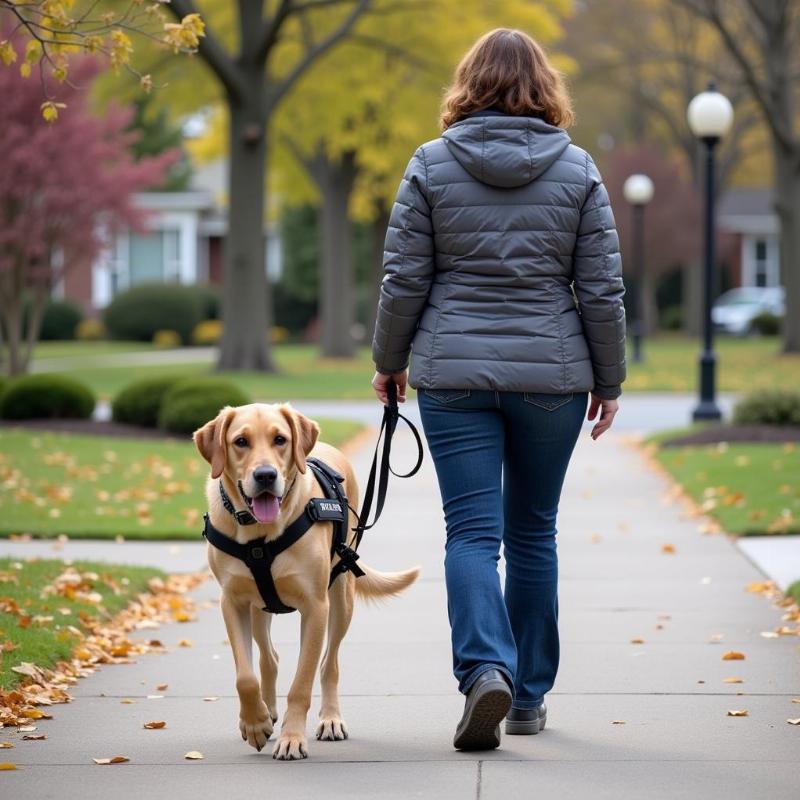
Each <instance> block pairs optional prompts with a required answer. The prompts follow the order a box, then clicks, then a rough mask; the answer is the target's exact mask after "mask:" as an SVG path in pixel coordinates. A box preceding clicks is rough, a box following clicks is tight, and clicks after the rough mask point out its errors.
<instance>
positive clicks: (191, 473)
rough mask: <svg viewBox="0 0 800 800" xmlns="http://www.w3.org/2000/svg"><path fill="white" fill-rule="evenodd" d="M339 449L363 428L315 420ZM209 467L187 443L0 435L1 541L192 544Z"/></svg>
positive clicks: (37, 434) (41, 434)
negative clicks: (22, 537) (63, 538)
mask: <svg viewBox="0 0 800 800" xmlns="http://www.w3.org/2000/svg"><path fill="white" fill-rule="evenodd" d="M319 422H320V425H321V427H322V438H323V440H324V441H327V442H329V443H331V444H334V445H340V444H342V443H343V442H344V441H346V440H347V439H349V438H350V437H352V436H353V435H354V434H355V433H357V432H358V431H359V430H360V428H361V426H360V425H359V424H358V423H355V422H347V421H342V420H319ZM207 475H208V465H207V464H206V463H205V462H204V461H203V459H202V458H201V457H200V455H199V454H198V453H197V451H196V450H195V448H194V445H193V444H192V443H191V442H190V441H178V440H155V439H152V440H139V439H122V438H110V437H99V436H84V435H76V434H63V433H46V432H39V431H35V432H34V431H30V430H24V429H19V428H15V429H2V430H0V536H8V535H10V534H23V533H31V534H34V535H36V536H44V537H54V536H59V535H60V534H66V535H67V536H69V537H72V538H81V539H95V538H98V539H104V538H113V537H115V536H118V535H122V536H124V537H125V538H130V539H172V538H176V539H196V538H197V537H198V536H199V535H200V529H201V520H202V515H203V511H204V510H205V499H204V497H205V496H204V493H203V486H204V484H205V480H206V477H207Z"/></svg>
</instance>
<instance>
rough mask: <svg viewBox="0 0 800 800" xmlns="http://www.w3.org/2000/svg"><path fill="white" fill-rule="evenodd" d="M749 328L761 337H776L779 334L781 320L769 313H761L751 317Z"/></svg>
mask: <svg viewBox="0 0 800 800" xmlns="http://www.w3.org/2000/svg"><path fill="white" fill-rule="evenodd" d="M750 328H751V329H752V330H753V332H754V333H758V334H760V335H761V336H777V335H778V334H779V333H780V332H781V318H780V317H779V316H777V314H770V312H769V311H762V312H761V313H760V314H757V315H756V316H755V317H753V319H752V320H751V322H750Z"/></svg>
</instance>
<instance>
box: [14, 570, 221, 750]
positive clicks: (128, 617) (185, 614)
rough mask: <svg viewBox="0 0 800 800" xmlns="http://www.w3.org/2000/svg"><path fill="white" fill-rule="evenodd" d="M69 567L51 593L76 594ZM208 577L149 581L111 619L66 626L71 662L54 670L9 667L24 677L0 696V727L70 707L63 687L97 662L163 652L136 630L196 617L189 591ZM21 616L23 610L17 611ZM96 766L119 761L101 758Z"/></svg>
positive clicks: (122, 661)
mask: <svg viewBox="0 0 800 800" xmlns="http://www.w3.org/2000/svg"><path fill="white" fill-rule="evenodd" d="M75 572H76V571H75V570H70V568H68V569H67V570H65V572H64V573H63V574H62V575H61V576H59V578H58V579H57V580H56V581H54V583H53V585H52V589H50V591H51V592H52V593H54V594H59V593H63V592H66V591H80V590H81V589H80V588H76V587H80V586H81V585H82V582H83V579H84V578H85V576H81V575H80V574H78V575H77V577H76V575H75ZM206 577H207V575H206V573H204V572H199V573H188V574H182V575H172V576H170V577H168V578H167V579H166V580H165V581H164V580H161V579H160V578H153V579H152V580H151V581H150V582H149V584H148V585H149V590H150V591H149V592H148V593H144V594H139V595H138V596H137V598H136V599H135V600H134V601H133V602H132V603H131V604H130V605H129V606H128V607H127V608H126V609H124V610H123V611H122V612H120V613H119V614H117V615H116V616H114V617H113V618H111V619H107V620H101V619H99V618H98V617H91V616H89V615H83V616H82V617H81V623H82V626H83V629H82V630H81V629H78V628H77V627H75V626H69V633H70V635H71V636H75V637H76V641H77V645H76V646H75V648H74V650H73V654H72V658H71V659H70V660H68V661H61V662H59V663H58V664H56V665H55V666H54V667H53V668H52V669H48V668H45V667H39V666H37V665H36V664H32V663H29V662H23V663H21V664H19V665H18V666H16V667H13V668H12V669H13V670H14V671H15V672H17V673H18V674H20V675H23V676H24V677H25V679H24V681H23V682H22V683H21V684H20V685H19V686H17V687H15V688H14V689H11V690H9V691H5V692H0V727H3V726H6V727H13V726H16V727H17V728H18V729H19V730H23V727H26V726H27V727H29V728H30V726H29V725H28V723H30V721H31V720H36V719H42V718H49V717H50V715H49V714H46V713H45V712H43V711H42V710H41V709H40V708H38V706H50V705H53V704H56V703H68V702H70V701H71V700H72V697H71V696H70V694H69V693H68V691H67V688H68V687H69V686H70V685H72V684H74V683H76V682H77V680H78V678H82V677H85V676H87V675H90V674H91V673H92V672H94V671H95V669H96V668H97V666H98V665H100V664H130V663H133V661H132V659H131V656H133V655H140V654H143V653H150V652H164V647H163V645H162V644H161V642H160V641H158V640H155V639H151V640H148V641H143V640H134V639H132V638H131V637H130V634H131V633H132V632H134V631H139V630H145V629H151V628H157V627H158V626H159V625H160V624H161V623H166V622H176V621H178V622H185V621H189V620H191V619H194V610H195V609H194V603H193V601H192V599H191V598H190V597H189V596H188V592H189V591H190V590H192V589H194V588H195V587H196V586H197V585H198V584H200V583H201V582H202V581H203V580H205V578H206ZM20 613H21V612H20ZM98 763H120V762H117V761H113V760H108V761H106V760H103V759H101V760H100V761H98Z"/></svg>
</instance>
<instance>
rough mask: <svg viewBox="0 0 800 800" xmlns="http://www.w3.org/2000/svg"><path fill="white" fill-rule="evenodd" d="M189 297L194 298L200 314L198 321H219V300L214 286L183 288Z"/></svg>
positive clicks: (197, 285)
mask: <svg viewBox="0 0 800 800" xmlns="http://www.w3.org/2000/svg"><path fill="white" fill-rule="evenodd" d="M183 288H184V289H186V291H187V292H188V293H189V295H190V296H192V297H194V299H195V302H196V303H197V308H198V310H199V312H200V319H201V320H206V319H219V312H220V300H219V290H218V289H217V287H216V286H207V285H202V284H195V285H193V286H184V287H183Z"/></svg>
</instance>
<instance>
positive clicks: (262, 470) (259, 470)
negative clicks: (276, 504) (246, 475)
mask: <svg viewBox="0 0 800 800" xmlns="http://www.w3.org/2000/svg"><path fill="white" fill-rule="evenodd" d="M277 477H278V470H276V469H275V467H256V468H255V469H254V470H253V479H254V480H255V482H256V483H257V484H258V485H259V486H263V487H264V488H267V487H268V486H272V484H273V483H275V479H276V478H277Z"/></svg>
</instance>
